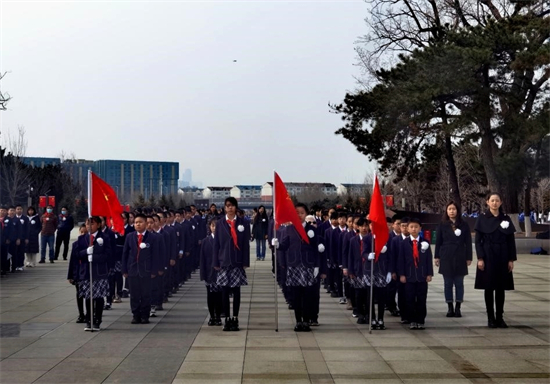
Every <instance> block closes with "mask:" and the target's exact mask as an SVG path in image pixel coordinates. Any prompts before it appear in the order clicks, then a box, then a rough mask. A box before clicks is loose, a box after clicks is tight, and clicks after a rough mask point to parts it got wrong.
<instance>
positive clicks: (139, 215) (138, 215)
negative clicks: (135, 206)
mask: <svg viewBox="0 0 550 384" xmlns="http://www.w3.org/2000/svg"><path fill="white" fill-rule="evenodd" d="M138 217H141V218H142V219H143V220H145V221H147V216H145V215H144V214H143V213H138V214H136V215H134V220H135V219H137V218H138Z"/></svg>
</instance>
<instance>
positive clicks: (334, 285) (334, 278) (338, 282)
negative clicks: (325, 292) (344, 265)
mask: <svg viewBox="0 0 550 384" xmlns="http://www.w3.org/2000/svg"><path fill="white" fill-rule="evenodd" d="M327 278H328V285H329V288H330V290H331V291H332V292H336V293H337V294H338V297H344V285H343V281H342V270H341V269H340V268H334V269H329V270H328V275H327Z"/></svg>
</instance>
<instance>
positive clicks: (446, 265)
mask: <svg viewBox="0 0 550 384" xmlns="http://www.w3.org/2000/svg"><path fill="white" fill-rule="evenodd" d="M459 212H460V208H459V207H458V205H457V204H456V203H455V202H452V201H451V202H450V203H449V204H447V206H446V207H445V213H444V214H443V221H442V222H441V223H440V224H439V226H438V227H437V239H436V242H435V255H434V259H435V265H436V266H437V267H439V273H440V274H442V275H443V282H444V291H445V302H446V303H447V305H448V307H449V308H448V311H447V317H462V312H461V305H462V302H463V301H464V276H466V275H467V274H468V266H469V265H470V264H471V263H472V234H471V232H470V227H469V226H468V223H466V222H465V221H463V220H462V218H461V217H460V214H459ZM453 286H454V288H455V292H456V296H455V300H454V301H455V302H456V305H455V306H454V308H453Z"/></svg>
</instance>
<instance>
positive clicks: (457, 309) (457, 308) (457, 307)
mask: <svg viewBox="0 0 550 384" xmlns="http://www.w3.org/2000/svg"><path fill="white" fill-rule="evenodd" d="M461 304H462V303H456V306H455V317H462V312H460V305H461Z"/></svg>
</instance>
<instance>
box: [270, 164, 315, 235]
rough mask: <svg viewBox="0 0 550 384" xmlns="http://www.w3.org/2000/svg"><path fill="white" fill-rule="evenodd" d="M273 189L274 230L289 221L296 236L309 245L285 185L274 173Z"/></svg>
mask: <svg viewBox="0 0 550 384" xmlns="http://www.w3.org/2000/svg"><path fill="white" fill-rule="evenodd" d="M273 188H274V195H275V199H274V209H275V216H274V217H275V229H279V227H280V226H281V224H284V223H288V222H289V221H290V222H292V224H294V227H296V230H297V231H298V234H299V235H300V237H301V238H302V240H304V241H305V242H306V243H308V244H309V238H308V237H307V235H306V231H305V230H304V227H303V226H302V222H301V221H300V218H299V217H298V213H296V207H294V203H293V202H292V199H291V198H290V196H289V195H288V192H287V190H286V187H285V184H284V183H283V181H282V180H281V178H280V177H279V175H278V174H277V172H275V182H274V183H273Z"/></svg>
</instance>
